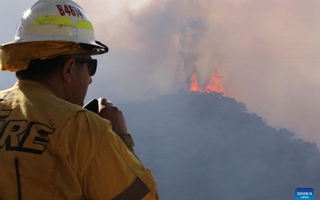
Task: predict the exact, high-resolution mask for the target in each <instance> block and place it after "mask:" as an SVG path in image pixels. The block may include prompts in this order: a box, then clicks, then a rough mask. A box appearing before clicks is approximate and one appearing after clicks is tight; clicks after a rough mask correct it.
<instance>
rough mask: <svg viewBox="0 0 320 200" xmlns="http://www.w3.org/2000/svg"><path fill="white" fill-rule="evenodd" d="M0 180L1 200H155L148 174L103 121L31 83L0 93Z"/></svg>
mask: <svg viewBox="0 0 320 200" xmlns="http://www.w3.org/2000/svg"><path fill="white" fill-rule="evenodd" d="M0 177H1V178H0V199H4V200H11V199H18V195H19V196H21V197H22V199H32V200H34V199H35V200H36V199H46V200H51V199H52V200H53V199H59V200H61V199H68V200H72V199H75V200H76V199H77V200H78V199H116V200H118V199H123V196H125V195H126V193H130V190H136V191H138V192H137V193H138V194H137V196H136V197H132V198H129V199H143V200H149V199H159V197H158V193H157V189H156V183H155V180H154V179H153V177H152V174H151V172H150V171H149V170H148V169H146V168H145V167H144V166H143V165H142V163H141V162H140V161H139V160H138V159H137V158H136V157H135V156H134V155H133V154H132V153H131V152H130V151H129V150H128V149H127V147H126V146H125V144H124V143H123V142H122V140H121V139H120V138H119V137H118V136H117V135H116V134H115V133H114V132H112V127H111V124H110V122H109V121H108V120H105V119H102V118H100V117H99V116H98V115H96V114H94V113H93V112H90V111H87V110H85V109H84V108H82V107H80V106H77V105H74V104H71V103H68V102H66V101H64V100H62V99H60V98H58V97H56V96H55V95H54V94H53V92H51V91H50V90H49V89H48V88H46V87H45V86H44V85H41V84H39V83H36V82H33V81H19V82H18V83H17V84H16V85H15V86H14V87H12V88H10V89H8V90H5V91H2V92H0ZM139 181H140V182H141V181H142V182H143V183H144V184H145V186H146V187H145V188H144V189H143V188H142V189H135V187H136V185H137V183H138V182H139ZM139 190H141V191H139ZM19 191H20V192H19ZM139 195H140V196H139Z"/></svg>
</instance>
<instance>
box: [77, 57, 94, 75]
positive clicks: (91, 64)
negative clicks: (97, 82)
mask: <svg viewBox="0 0 320 200" xmlns="http://www.w3.org/2000/svg"><path fill="white" fill-rule="evenodd" d="M74 60H75V61H76V62H77V63H87V64H88V70H89V74H90V76H93V75H94V74H95V73H96V70H97V63H98V62H97V59H85V58H74Z"/></svg>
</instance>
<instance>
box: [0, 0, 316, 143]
mask: <svg viewBox="0 0 320 200" xmlns="http://www.w3.org/2000/svg"><path fill="white" fill-rule="evenodd" d="M34 2H35V1H33V0H23V1H22V0H10V1H3V2H2V4H1V12H0V22H1V24H2V28H1V34H0V43H5V42H7V41H10V40H12V39H13V37H14V33H15V27H16V25H17V23H18V21H19V19H20V17H21V16H22V14H23V11H24V10H26V9H27V8H29V7H30V6H31V5H32V4H33V3H34ZM76 2H77V3H79V4H80V5H81V6H82V7H83V8H84V9H85V11H86V12H87V14H88V15H89V17H90V19H91V20H92V22H93V24H94V27H95V30H96V37H97V39H98V40H101V41H102V42H104V43H106V44H107V45H108V46H109V47H110V52H109V53H108V54H106V55H103V56H98V57H97V58H98V59H99V69H98V73H97V74H96V75H95V76H94V80H93V83H92V85H91V86H90V88H89V92H88V97H87V100H89V99H91V98H96V97H100V96H105V97H106V98H108V99H110V100H113V101H120V100H128V101H136V100H145V99H150V98H156V97H158V96H159V95H161V94H168V93H172V92H174V91H176V90H175V89H176V88H174V86H173V82H174V76H175V71H176V66H177V61H178V58H179V53H178V52H179V34H180V25H181V24H182V22H184V24H185V27H186V35H187V36H186V37H185V40H186V42H185V43H186V46H185V52H186V63H187V64H186V67H188V68H189V69H192V70H196V71H197V73H198V78H199V82H200V84H202V83H205V82H206V81H207V79H208V78H209V77H211V76H212V74H213V72H214V71H215V70H217V71H218V74H219V75H220V76H222V77H223V78H222V80H221V83H223V84H224V86H225V88H226V92H227V95H228V97H232V98H235V99H236V100H237V101H241V102H243V103H245V104H246V105H247V107H248V109H249V111H250V112H255V113H257V114H258V115H260V116H262V117H263V118H264V119H265V120H266V121H267V122H268V123H269V124H270V125H272V126H274V127H276V128H278V127H284V128H287V129H289V130H291V131H293V132H295V133H297V134H298V135H299V136H300V137H303V138H304V139H308V140H311V141H316V142H317V143H318V144H320V135H319V130H320V123H319V119H320V91H319V90H320V67H319V65H320V56H319V55H320V48H319V46H320V2H319V1H317V0H309V1H298V0H269V1H262V0H216V1H210V0H199V1H194V0H162V1H153V0H140V1H139V0H135V1H133V0H130V1H124V0H122V1H119V0H117V1H115V0H92V1H90V3H89V1H87V0H77V1H76ZM121 2H126V3H121ZM0 81H1V85H0V89H5V88H8V87H10V86H11V85H13V84H14V83H15V78H14V75H13V74H11V73H8V72H1V73H0Z"/></svg>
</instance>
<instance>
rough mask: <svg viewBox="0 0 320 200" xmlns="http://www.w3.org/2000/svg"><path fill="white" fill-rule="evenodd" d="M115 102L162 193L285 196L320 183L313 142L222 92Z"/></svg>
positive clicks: (250, 199)
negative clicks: (278, 126)
mask: <svg viewBox="0 0 320 200" xmlns="http://www.w3.org/2000/svg"><path fill="white" fill-rule="evenodd" d="M195 83H196V82H195ZM195 88H197V87H195ZM119 107H121V108H122V110H123V112H124V113H125V116H126V119H127V125H128V128H129V131H130V133H131V134H132V136H133V138H134V140H135V144H136V152H137V154H138V156H139V158H140V159H141V160H142V162H144V164H145V165H146V166H147V167H149V168H150V169H151V170H152V171H153V174H154V176H155V178H156V180H157V185H158V189H159V194H160V198H161V199H183V200H189V199H190V200H194V199H225V200H256V199H261V200H270V199H279V200H288V199H292V197H293V196H294V191H295V189H296V188H298V187H312V188H314V190H315V191H319V190H320V182H319V178H318V177H320V171H319V168H320V152H319V150H318V148H317V146H316V144H315V143H309V142H305V141H302V140H299V139H294V137H293V133H291V132H290V131H288V130H286V129H280V130H277V129H275V128H273V127H270V126H268V125H267V124H266V122H265V121H264V120H263V119H262V118H261V117H260V116H258V115H256V114H251V113H249V112H248V111H247V109H246V106H245V105H244V104H243V103H241V102H237V101H236V100H235V99H232V98H229V97H224V96H222V94H221V93H216V92H213V93H207V92H203V93H200V92H189V93H188V92H180V93H178V94H171V95H166V96H162V97H160V98H158V99H156V100H152V101H147V102H140V103H131V104H123V105H119Z"/></svg>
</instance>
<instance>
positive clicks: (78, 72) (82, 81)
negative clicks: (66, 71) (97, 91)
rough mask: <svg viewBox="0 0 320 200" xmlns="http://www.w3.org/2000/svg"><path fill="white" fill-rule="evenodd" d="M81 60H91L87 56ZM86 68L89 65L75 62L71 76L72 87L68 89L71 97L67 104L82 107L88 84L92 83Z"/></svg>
mask: <svg viewBox="0 0 320 200" xmlns="http://www.w3.org/2000/svg"><path fill="white" fill-rule="evenodd" d="M83 58H85V59H91V57H90V55H89V54H87V55H85V56H84V57H83ZM75 60H76V58H75ZM88 66H89V63H85V62H75V68H74V74H73V75H74V79H73V82H72V87H70V92H69V93H70V94H71V95H70V96H69V99H70V100H69V102H71V103H74V104H77V105H79V106H83V105H84V99H85V97H86V94H87V90H88V87H89V84H91V82H92V77H91V76H90V73H89V69H88Z"/></svg>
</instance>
